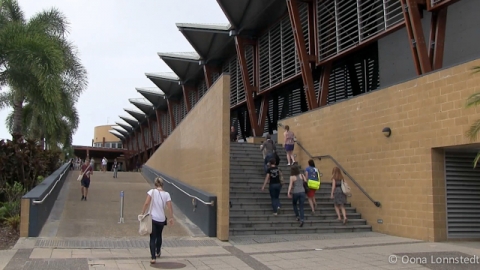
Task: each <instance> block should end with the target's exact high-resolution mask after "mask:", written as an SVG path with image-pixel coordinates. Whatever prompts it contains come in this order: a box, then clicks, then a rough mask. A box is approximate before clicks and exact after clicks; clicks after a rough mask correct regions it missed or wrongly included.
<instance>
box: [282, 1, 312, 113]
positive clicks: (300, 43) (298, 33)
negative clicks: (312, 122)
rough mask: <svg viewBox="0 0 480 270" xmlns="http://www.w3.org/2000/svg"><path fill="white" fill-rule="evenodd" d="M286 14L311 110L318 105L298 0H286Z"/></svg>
mask: <svg viewBox="0 0 480 270" xmlns="http://www.w3.org/2000/svg"><path fill="white" fill-rule="evenodd" d="M286 1H287V7H288V15H289V16H290V22H291V24H292V29H293V36H294V38H295V45H296V47H297V52H298V58H299V60H300V69H301V71H302V79H303V88H304V90H305V95H306V97H307V104H308V109H309V110H313V109H315V108H317V107H318V103H317V102H316V96H315V86H314V84H313V74H312V68H311V67H310V56H309V54H308V52H307V47H306V45H305V37H304V36H303V29H302V22H301V21H300V10H299V8H298V0H286Z"/></svg>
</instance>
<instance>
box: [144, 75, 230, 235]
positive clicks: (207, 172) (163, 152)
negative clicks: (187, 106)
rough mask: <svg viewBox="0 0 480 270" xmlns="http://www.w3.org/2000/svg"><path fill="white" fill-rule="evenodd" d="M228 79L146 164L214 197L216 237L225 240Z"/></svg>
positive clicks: (214, 88)
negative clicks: (215, 201) (215, 198)
mask: <svg viewBox="0 0 480 270" xmlns="http://www.w3.org/2000/svg"><path fill="white" fill-rule="evenodd" d="M229 93H230V76H228V75H224V76H222V77H220V78H219V79H218V80H217V81H216V82H215V84H214V85H213V86H212V87H211V88H210V90H209V91H208V92H207V93H206V95H205V96H204V97H202V99H201V100H200V101H199V102H198V103H197V104H196V105H195V107H194V108H193V109H192V110H191V111H190V112H189V113H188V114H187V116H186V117H185V119H183V120H182V122H181V123H180V125H178V126H177V127H176V128H175V129H174V130H173V132H172V134H171V135H170V136H168V138H167V139H166V140H165V142H164V143H162V145H161V146H160V147H159V148H158V149H157V151H156V152H155V153H154V154H153V155H152V157H151V158H150V159H149V160H148V161H147V163H146V164H147V165H148V166H150V167H152V168H154V169H156V170H158V171H160V172H162V173H165V174H167V175H169V176H172V177H174V178H177V179H179V180H180V181H182V182H184V183H188V184H190V185H192V186H194V187H196V188H199V189H201V190H204V191H207V192H210V193H212V194H215V195H216V196H217V205H216V207H217V237H218V238H219V239H220V240H228V236H229V198H230V142H229V127H230V125H229V123H230V94H229Z"/></svg>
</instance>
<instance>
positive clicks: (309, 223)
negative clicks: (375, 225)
mask: <svg viewBox="0 0 480 270" xmlns="http://www.w3.org/2000/svg"><path fill="white" fill-rule="evenodd" d="M277 217H280V216H277ZM347 224H349V225H366V221H365V220H364V219H350V218H349V219H348V222H347ZM338 225H343V224H342V222H341V221H338V220H337V219H327V220H305V221H304V225H303V226H304V227H317V226H318V227H321V226H338ZM272 227H274V228H275V229H281V228H282V229H283V228H286V229H289V228H291V227H298V221H296V220H281V219H279V220H276V221H273V220H272V221H248V222H245V221H230V228H232V229H236V228H256V229H257V228H272Z"/></svg>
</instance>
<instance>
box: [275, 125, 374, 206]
mask: <svg viewBox="0 0 480 270" xmlns="http://www.w3.org/2000/svg"><path fill="white" fill-rule="evenodd" d="M278 126H279V127H282V126H283V125H282V124H281V123H278ZM295 143H296V144H297V145H298V146H299V147H300V148H301V149H302V150H303V152H305V153H306V154H307V156H308V157H310V158H311V159H318V160H322V158H328V159H330V160H332V161H333V163H335V165H337V167H338V168H339V169H340V170H342V172H343V174H345V175H346V176H347V177H348V178H350V180H351V181H352V183H353V184H355V186H357V187H358V189H359V190H360V191H361V192H362V193H363V194H364V195H365V196H366V197H367V198H368V199H369V200H370V201H371V202H372V203H373V204H374V205H375V206H376V207H381V206H382V204H381V203H380V202H379V201H376V200H374V199H373V198H372V197H371V196H370V194H368V192H367V191H366V190H365V189H363V187H362V186H360V184H359V183H358V182H357V181H356V180H355V178H353V176H352V175H350V174H349V173H348V172H347V170H345V169H344V168H343V166H342V165H340V163H338V161H337V160H336V159H334V158H333V157H332V156H330V155H322V156H312V155H311V154H310V153H309V152H308V151H307V149H305V147H303V145H302V144H301V143H300V142H299V141H297V139H295Z"/></svg>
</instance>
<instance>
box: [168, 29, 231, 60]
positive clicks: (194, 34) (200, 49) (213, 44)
mask: <svg viewBox="0 0 480 270" xmlns="http://www.w3.org/2000/svg"><path fill="white" fill-rule="evenodd" d="M177 27H178V30H180V32H182V34H183V35H184V36H185V38H186V39H187V40H188V42H190V44H191V45H192V47H193V48H194V49H195V51H197V53H198V55H200V57H201V58H202V60H204V61H205V64H209V65H212V66H219V65H220V64H221V63H222V62H223V61H224V60H225V59H228V58H229V57H230V56H231V55H234V54H235V52H236V51H235V41H234V39H233V37H232V36H230V34H229V33H230V28H231V25H230V24H192V23H177Z"/></svg>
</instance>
